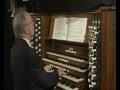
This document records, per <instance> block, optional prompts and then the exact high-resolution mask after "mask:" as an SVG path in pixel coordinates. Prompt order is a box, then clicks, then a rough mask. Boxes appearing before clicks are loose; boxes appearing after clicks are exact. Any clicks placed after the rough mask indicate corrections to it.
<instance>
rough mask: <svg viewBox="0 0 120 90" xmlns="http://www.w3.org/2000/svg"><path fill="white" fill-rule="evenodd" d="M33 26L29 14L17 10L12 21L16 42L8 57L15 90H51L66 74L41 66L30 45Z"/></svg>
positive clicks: (23, 10) (59, 70)
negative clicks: (60, 77) (61, 76)
mask: <svg viewBox="0 0 120 90" xmlns="http://www.w3.org/2000/svg"><path fill="white" fill-rule="evenodd" d="M33 25H34V22H33V21H32V18H31V16H30V14H29V13H28V12H27V11H25V9H23V8H21V9H18V11H17V12H16V14H15V16H14V19H13V31H14V35H15V38H16V41H15V44H14V46H13V47H12V48H11V56H10V58H11V70H12V74H13V78H14V85H15V90H51V88H52V87H54V86H55V85H56V84H57V83H58V81H59V76H60V75H62V74H66V73H65V72H64V71H63V69H57V70H53V69H52V67H51V66H50V65H47V66H43V64H42V61H41V57H40V56H38V55H37V54H36V53H35V51H34V50H33V49H32V48H31V45H30V40H31V39H32V38H33V36H34V26H33Z"/></svg>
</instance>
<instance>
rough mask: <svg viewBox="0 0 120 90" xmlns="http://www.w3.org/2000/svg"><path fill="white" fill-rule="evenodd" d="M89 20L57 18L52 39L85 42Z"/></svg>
mask: <svg viewBox="0 0 120 90" xmlns="http://www.w3.org/2000/svg"><path fill="white" fill-rule="evenodd" d="M86 27H87V18H77V17H69V18H66V17H59V18H55V22H54V28H53V36H52V39H59V40H67V41H75V42H84V40H85V34H86Z"/></svg>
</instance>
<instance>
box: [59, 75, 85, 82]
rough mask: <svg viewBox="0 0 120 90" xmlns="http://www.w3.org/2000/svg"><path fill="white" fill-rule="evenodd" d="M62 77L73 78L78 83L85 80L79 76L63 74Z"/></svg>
mask: <svg viewBox="0 0 120 90" xmlns="http://www.w3.org/2000/svg"><path fill="white" fill-rule="evenodd" d="M61 77H64V78H66V79H69V80H71V81H74V82H76V83H78V82H79V81H83V80H84V79H83V78H79V79H77V78H75V77H71V76H69V75H62V76H61Z"/></svg>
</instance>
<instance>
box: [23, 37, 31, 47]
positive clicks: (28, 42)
mask: <svg viewBox="0 0 120 90" xmlns="http://www.w3.org/2000/svg"><path fill="white" fill-rule="evenodd" d="M22 39H24V40H25V41H26V42H27V44H28V45H29V47H32V46H31V44H30V40H28V39H27V38H22Z"/></svg>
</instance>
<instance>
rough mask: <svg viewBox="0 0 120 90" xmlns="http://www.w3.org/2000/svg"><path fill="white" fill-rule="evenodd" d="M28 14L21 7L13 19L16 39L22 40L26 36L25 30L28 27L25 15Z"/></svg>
mask: <svg viewBox="0 0 120 90" xmlns="http://www.w3.org/2000/svg"><path fill="white" fill-rule="evenodd" d="M25 12H26V9H25V7H20V8H18V9H17V11H16V13H15V16H14V18H13V32H14V35H15V38H22V37H23V34H24V29H25V25H26V18H25V15H24V13H25Z"/></svg>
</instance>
